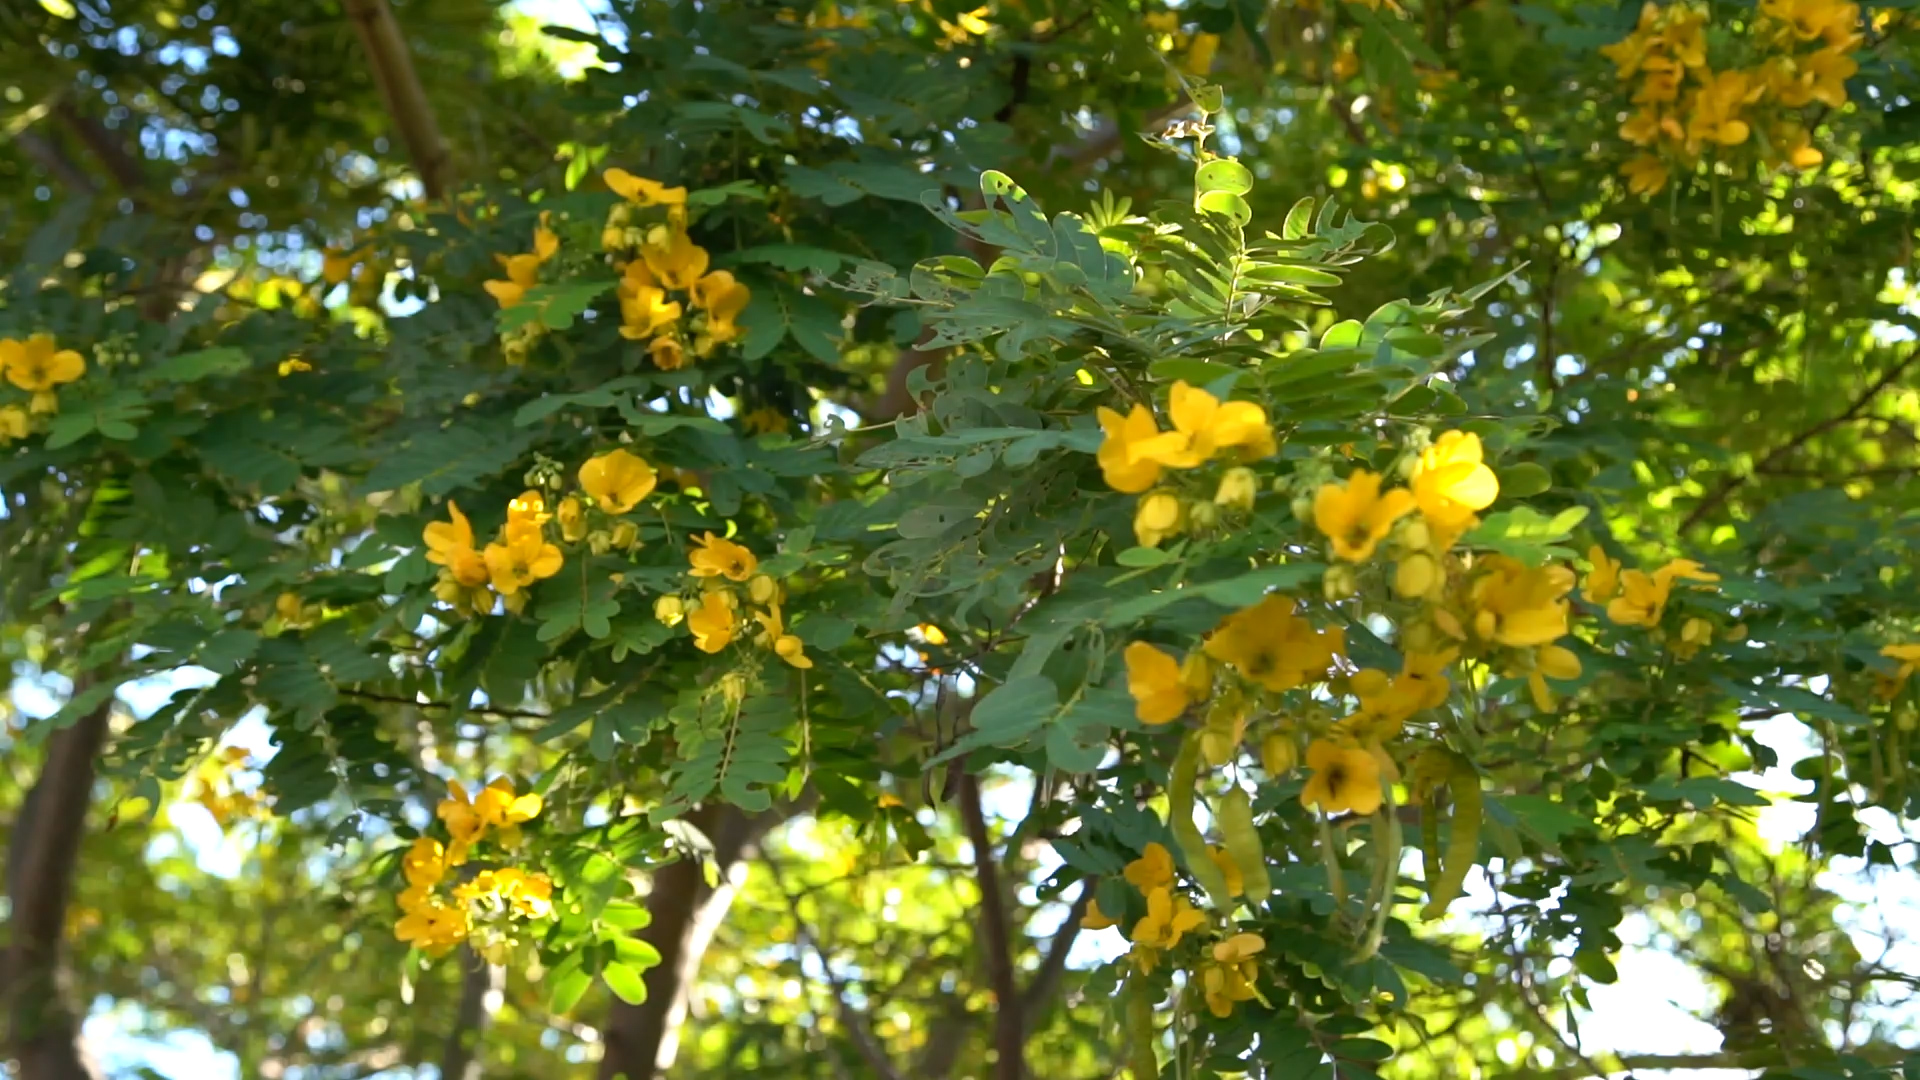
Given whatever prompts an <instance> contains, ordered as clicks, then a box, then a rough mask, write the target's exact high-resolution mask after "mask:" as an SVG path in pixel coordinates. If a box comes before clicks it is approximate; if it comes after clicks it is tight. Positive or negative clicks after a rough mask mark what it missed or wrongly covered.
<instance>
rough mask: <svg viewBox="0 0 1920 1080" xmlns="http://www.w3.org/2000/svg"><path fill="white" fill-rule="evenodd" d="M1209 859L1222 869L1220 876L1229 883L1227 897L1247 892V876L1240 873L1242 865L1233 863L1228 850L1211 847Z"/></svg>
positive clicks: (1208, 850) (1208, 853)
mask: <svg viewBox="0 0 1920 1080" xmlns="http://www.w3.org/2000/svg"><path fill="white" fill-rule="evenodd" d="M1207 858H1208V859H1210V860H1212V861H1213V865H1215V866H1217V867H1219V868H1220V876H1221V877H1223V878H1225V879H1226V881H1227V895H1228V896H1239V895H1241V894H1242V893H1244V892H1246V891H1247V879H1246V875H1244V874H1242V873H1241V872H1240V864H1239V863H1237V862H1234V861H1233V856H1231V855H1229V854H1227V849H1226V848H1221V847H1209V848H1208V849H1207Z"/></svg>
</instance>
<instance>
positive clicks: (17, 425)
mask: <svg viewBox="0 0 1920 1080" xmlns="http://www.w3.org/2000/svg"><path fill="white" fill-rule="evenodd" d="M29 422H30V418H29V417H28V415H27V410H25V409H23V408H21V407H20V406H18V405H0V446H5V445H6V444H7V443H9V442H12V441H13V440H15V439H24V438H26V437H27V425H28V424H29Z"/></svg>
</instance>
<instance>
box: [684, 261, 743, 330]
mask: <svg viewBox="0 0 1920 1080" xmlns="http://www.w3.org/2000/svg"><path fill="white" fill-rule="evenodd" d="M687 291H688V294H689V296H690V298H691V299H692V300H693V306H694V307H697V308H700V309H702V310H704V311H705V312H706V313H707V335H708V336H709V337H711V338H713V339H714V340H715V341H732V340H733V339H734V338H736V337H739V336H740V328H739V327H738V326H735V325H734V322H733V320H734V319H736V318H738V317H739V315H740V313H741V312H743V311H745V310H746V309H747V302H748V301H749V300H750V299H752V296H753V294H752V293H751V292H750V291H749V290H748V289H747V287H746V286H745V285H742V284H740V283H739V282H738V281H735V280H734V278H733V275H732V274H730V273H728V272H727V271H725V270H715V271H714V272H713V273H711V274H708V275H706V276H705V277H702V278H701V279H700V280H699V281H696V282H694V283H693V287H692V288H691V289H689V290H687Z"/></svg>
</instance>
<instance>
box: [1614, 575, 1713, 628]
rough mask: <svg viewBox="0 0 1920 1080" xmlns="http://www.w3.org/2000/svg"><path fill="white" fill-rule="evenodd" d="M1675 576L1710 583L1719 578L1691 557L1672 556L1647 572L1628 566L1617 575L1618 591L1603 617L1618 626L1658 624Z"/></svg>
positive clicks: (1663, 612)
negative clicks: (1670, 560)
mask: <svg viewBox="0 0 1920 1080" xmlns="http://www.w3.org/2000/svg"><path fill="white" fill-rule="evenodd" d="M1679 580H1688V581H1700V582H1705V583H1708V584H1711V583H1713V582H1716V581H1719V580H1720V575H1718V574H1714V573H1710V572H1708V571H1706V570H1704V569H1702V568H1701V566H1700V564H1699V563H1697V562H1694V561H1693V560H1692V559H1675V560H1673V561H1672V562H1669V563H1668V564H1667V565H1665V566H1663V567H1661V568H1660V569H1658V570H1655V571H1654V572H1653V573H1651V574H1648V573H1646V572H1645V571H1641V570H1628V571H1626V572H1625V573H1623V574H1621V575H1620V585H1621V594H1620V595H1619V596H1617V597H1615V598H1614V599H1613V601H1612V602H1611V603H1609V604H1608V605H1607V618H1609V619H1612V620H1613V621H1614V622H1615V623H1617V624H1619V625H1621V626H1645V627H1649V628H1651V627H1655V626H1658V625H1660V619H1661V616H1663V615H1665V614H1666V610H1667V600H1668V599H1669V597H1670V596H1671V595H1672V592H1673V584H1674V582H1675V581H1679Z"/></svg>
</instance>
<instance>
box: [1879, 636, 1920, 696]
mask: <svg viewBox="0 0 1920 1080" xmlns="http://www.w3.org/2000/svg"><path fill="white" fill-rule="evenodd" d="M1880 655H1881V656H1884V657H1886V658H1887V659H1889V660H1894V661H1897V662H1898V666H1897V667H1896V668H1895V669H1894V672H1893V674H1891V675H1883V674H1876V675H1875V676H1874V692H1875V693H1876V694H1878V695H1879V696H1880V697H1882V698H1885V699H1887V700H1888V701H1891V700H1893V699H1894V698H1895V697H1898V696H1899V694H1900V690H1901V688H1902V687H1904V686H1905V685H1906V683H1907V680H1908V679H1909V678H1911V677H1912V676H1913V673H1914V672H1915V671H1916V670H1920V644H1910V645H1883V646H1881V648H1880Z"/></svg>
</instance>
